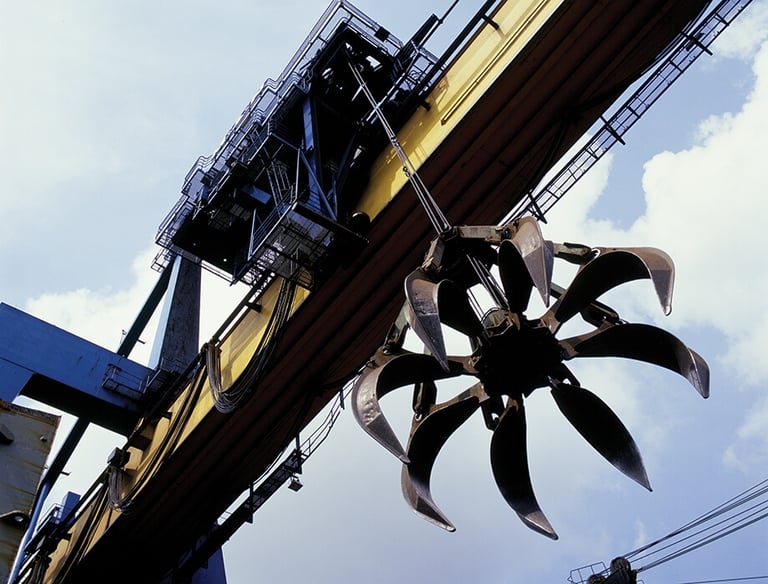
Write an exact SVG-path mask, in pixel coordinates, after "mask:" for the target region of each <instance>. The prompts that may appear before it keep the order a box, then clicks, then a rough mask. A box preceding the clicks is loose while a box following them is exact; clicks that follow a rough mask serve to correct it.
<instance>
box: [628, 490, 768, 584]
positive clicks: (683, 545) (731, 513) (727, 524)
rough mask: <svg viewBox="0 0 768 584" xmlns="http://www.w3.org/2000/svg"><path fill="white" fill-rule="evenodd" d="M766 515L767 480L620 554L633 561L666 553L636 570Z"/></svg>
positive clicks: (714, 539) (644, 568) (659, 562)
mask: <svg viewBox="0 0 768 584" xmlns="http://www.w3.org/2000/svg"><path fill="white" fill-rule="evenodd" d="M766 517H768V479H765V480H763V481H761V482H759V483H757V484H756V485H754V486H752V487H751V488H749V489H747V490H745V491H743V492H741V493H739V494H738V495H737V496H735V497H733V498H731V499H729V500H728V501H726V502H724V503H722V504H721V505H718V506H717V507H715V508H714V509H712V510H711V511H708V512H707V513H705V514H703V515H701V516H700V517H698V518H696V519H694V520H693V521H690V522H689V523H687V524H685V525H683V526H682V527H680V528H678V529H676V530H674V531H672V532H671V533H669V534H668V535H665V536H664V537H661V538H659V539H657V540H655V541H653V542H651V543H649V544H647V545H644V546H642V547H640V548H638V549H636V550H634V551H631V552H629V553H627V554H624V557H626V558H627V559H632V561H633V563H636V562H637V561H638V560H647V559H650V558H651V557H652V556H655V555H657V554H661V553H664V552H666V555H663V556H661V557H658V558H657V559H655V560H653V561H651V562H650V563H648V564H646V565H644V566H642V567H640V568H637V572H642V571H644V570H649V569H650V568H653V567H655V566H658V565H659V564H663V563H665V562H668V561H670V560H673V559H675V558H677V557H680V556H682V555H684V554H686V553H688V552H691V551H693V550H695V549H698V548H700V547H703V546H705V545H707V544H709V543H712V542H714V541H717V540H718V539H721V538H723V537H725V536H726V535H730V534H732V533H734V532H736V531H739V530H741V529H743V528H745V527H747V526H749V525H752V524H754V523H756V522H758V521H760V520H762V519H765V518H766ZM689 532H690V533H689ZM662 544H665V545H662ZM757 578H763V577H762V576H760V577H757ZM722 581H723V582H726V581H728V580H722ZM733 581H737V582H738V581H739V580H733ZM713 582H717V580H714V581H713Z"/></svg>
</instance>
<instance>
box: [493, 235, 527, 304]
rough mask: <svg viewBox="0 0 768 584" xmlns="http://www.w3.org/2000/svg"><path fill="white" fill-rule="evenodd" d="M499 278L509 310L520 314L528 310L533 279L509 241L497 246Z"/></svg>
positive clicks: (515, 248)
mask: <svg viewBox="0 0 768 584" xmlns="http://www.w3.org/2000/svg"><path fill="white" fill-rule="evenodd" d="M498 261H499V276H500V277H501V285H502V286H503V287H504V294H505V296H506V297H507V303H508V304H509V309H510V310H511V311H512V312H516V313H518V314H521V313H523V312H525V311H526V309H527V308H528V301H529V300H530V298H531V290H532V289H533V279H532V278H531V275H530V273H529V272H528V269H527V267H526V265H525V261H524V260H523V257H522V256H521V255H520V251H519V250H518V249H517V247H515V245H514V244H513V243H512V241H510V240H509V239H505V240H504V241H502V242H501V245H499V259H498Z"/></svg>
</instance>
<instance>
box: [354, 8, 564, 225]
mask: <svg viewBox="0 0 768 584" xmlns="http://www.w3.org/2000/svg"><path fill="white" fill-rule="evenodd" d="M562 3H563V2H562V1H561V0H558V1H551V0H550V1H547V0H538V1H531V2H504V3H503V4H502V5H501V6H500V7H499V9H498V10H497V12H496V13H494V14H493V15H492V18H493V21H494V22H495V23H496V24H497V25H498V28H494V27H492V26H484V27H483V28H482V29H481V30H480V31H479V32H478V33H477V34H476V36H475V37H474V38H473V39H472V41H471V42H470V43H469V44H468V45H467V47H466V48H465V49H464V50H463V51H462V52H461V53H460V54H459V55H458V56H457V57H456V59H455V60H454V61H453V62H452V63H451V64H450V66H449V67H448V69H447V71H446V73H445V74H444V75H443V77H442V78H441V79H440V81H439V82H438V83H437V85H436V87H435V88H434V89H433V91H432V93H431V94H430V95H429V96H428V97H427V100H426V101H427V103H429V106H430V107H429V109H426V108H419V109H418V110H417V111H416V113H414V115H413V116H411V118H410V119H409V120H408V122H407V123H406V124H405V125H404V126H403V128H402V129H401V130H400V132H398V140H399V142H400V144H401V145H402V147H403V150H404V151H405V154H406V155H407V156H408V158H409V160H410V161H411V163H412V164H413V166H414V167H415V168H416V169H418V168H419V167H420V166H421V165H422V164H423V163H424V162H425V161H426V160H427V159H428V158H429V157H430V156H431V155H432V153H433V152H434V151H435V150H436V149H437V147H438V146H440V144H441V143H442V142H443V141H444V140H445V139H446V138H447V137H448V136H449V135H450V133H451V132H452V131H453V130H454V129H455V128H456V126H457V124H458V123H459V122H460V121H461V120H462V119H463V118H464V116H465V115H466V114H467V113H468V112H469V110H470V109H471V108H472V106H473V105H475V103H477V100H478V99H480V98H481V97H482V95H483V94H484V93H485V92H486V91H487V89H488V88H489V87H490V86H491V84H492V83H493V82H494V81H495V80H496V79H497V78H498V76H499V75H500V74H501V73H502V72H503V71H504V70H505V69H506V68H507V67H508V66H509V64H510V63H511V62H512V61H513V60H514V59H515V57H517V55H518V54H520V51H522V50H523V48H524V47H525V46H526V45H527V44H528V41H530V40H531V38H532V37H533V36H534V35H535V34H536V32H538V31H539V30H540V29H541V27H542V26H543V25H544V24H545V23H546V22H547V20H548V19H549V18H550V17H551V16H552V15H553V14H554V12H555V11H556V10H557V9H558V8H559V7H560V5H561V4H562ZM407 180H408V179H407V177H406V175H405V173H404V172H403V168H402V164H401V163H400V160H399V159H398V157H397V156H396V155H395V153H394V152H393V151H392V149H387V150H386V151H385V152H384V153H383V154H381V155H380V156H379V158H378V159H377V160H376V162H375V163H374V165H373V169H372V172H371V181H370V184H369V186H368V189H367V190H366V192H365V194H364V195H363V197H362V199H361V201H360V204H359V205H358V209H359V210H360V211H363V212H365V213H367V214H368V215H369V216H370V217H371V218H373V217H375V216H376V215H377V214H378V213H380V212H381V210H382V209H383V208H384V207H385V206H386V205H387V203H389V201H391V200H392V199H393V198H394V197H395V196H396V195H397V194H398V193H399V192H400V190H401V189H402V188H403V187H404V186H405V184H406V182H407Z"/></svg>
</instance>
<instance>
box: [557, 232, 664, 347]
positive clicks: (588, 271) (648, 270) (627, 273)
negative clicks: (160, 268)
mask: <svg viewBox="0 0 768 584" xmlns="http://www.w3.org/2000/svg"><path fill="white" fill-rule="evenodd" d="M595 249H597V250H598V251H600V255H598V256H597V257H596V258H595V259H593V260H591V261H590V262H588V263H586V264H584V265H583V266H581V267H580V268H579V271H578V272H577V273H576V276H575V277H574V279H573V282H571V285H570V286H569V287H568V288H567V289H566V290H565V292H564V293H563V294H562V296H560V298H558V300H557V302H555V304H553V305H552V306H551V307H550V309H549V311H548V312H547V313H546V314H545V315H544V316H543V317H542V321H543V322H544V323H546V325H547V326H548V327H549V329H550V330H551V331H552V332H553V333H554V332H557V330H558V329H559V328H560V325H561V324H562V323H564V322H565V321H567V320H568V319H570V318H571V317H573V316H574V315H576V314H577V313H579V312H581V311H582V310H583V309H584V308H586V307H587V305H589V304H590V303H591V302H592V301H593V300H596V299H597V298H598V297H599V296H601V295H602V294H603V293H604V292H607V291H608V290H610V289H611V288H614V287H616V286H618V285H619V284H624V283H625V282H631V281H632V280H639V279H643V278H650V279H651V280H652V281H653V285H654V287H655V289H656V294H657V296H658V297H659V301H660V302H661V306H662V308H663V309H664V313H665V314H669V313H670V312H671V310H672V287H673V284H674V278H675V267H674V264H673V263H672V259H671V258H670V257H669V256H668V255H667V254H666V253H664V252H663V251H661V250H659V249H655V248H651V247H635V248H631V247H627V248H595Z"/></svg>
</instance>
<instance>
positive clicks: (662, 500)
mask: <svg viewBox="0 0 768 584" xmlns="http://www.w3.org/2000/svg"><path fill="white" fill-rule="evenodd" d="M464 5H466V7H465V6H464ZM325 6H326V4H325V3H324V2H309V1H305V0H301V1H300V0H286V1H284V2H281V3H272V2H269V3H268V2H263V1H254V2H244V1H243V2H238V1H236V0H227V1H223V2H219V3H216V4H215V5H213V4H210V5H209V4H206V3H203V2H188V3H183V4H182V3H176V2H173V3H170V2H169V3H162V4H160V3H153V2H149V1H136V2H133V3H131V4H130V5H129V4H127V3H122V4H116V3H115V4H108V3H103V2H97V1H96V0H90V1H88V0H69V1H66V0H65V1H60V2H53V1H49V0H44V1H41V2H38V3H17V4H15V5H13V6H12V7H10V8H9V10H8V11H7V13H9V16H8V17H6V18H3V19H2V21H1V22H0V50H1V51H2V54H3V55H4V58H3V59H2V60H1V61H0V74H2V78H3V80H4V81H3V85H2V89H0V151H1V152H2V156H0V175H1V176H3V186H2V188H1V189H0V214H1V215H2V216H3V218H4V228H3V230H2V232H0V300H1V301H3V302H6V303H9V304H12V305H15V306H18V307H20V308H22V309H25V310H27V311H29V312H31V313H33V314H35V315H37V316H39V317H41V318H45V319H47V320H49V321H51V322H53V323H55V324H57V325H59V326H63V327H64V328H67V329H69V330H71V331H73V332H76V333H78V334H80V335H82V336H85V337H87V338H89V339H91V340H93V341H95V342H98V343H100V344H102V345H104V346H106V347H109V348H115V347H116V346H117V344H118V343H119V340H120V334H121V330H122V329H125V328H128V327H129V326H130V324H131V322H132V320H133V318H134V316H135V314H136V312H137V311H138V309H139V307H140V306H141V303H142V302H143V300H144V298H145V297H146V294H147V292H148V291H149V289H150V288H151V286H152V285H153V283H154V280H155V278H156V277H157V274H156V273H155V272H153V271H152V270H151V269H150V265H151V260H152V258H153V256H154V254H155V253H156V251H157V250H156V248H155V247H154V245H153V239H154V234H155V229H156V228H157V225H158V224H159V223H160V221H161V220H162V219H163V217H164V216H165V214H166V213H167V212H168V210H169V209H170V208H171V206H172V205H173V203H174V202H175V201H176V199H177V198H178V195H179V189H180V187H181V183H182V180H183V178H184V175H185V174H186V172H187V170H188V169H189V167H190V166H191V165H192V163H193V162H194V160H195V159H196V158H197V156H198V155H200V154H208V153H210V152H212V151H213V150H214V149H215V148H216V146H217V145H218V144H219V142H220V140H221V139H222V137H223V136H224V134H225V133H226V131H227V130H228V129H229V127H230V125H231V124H232V123H233V122H234V120H235V119H236V118H237V116H238V115H239V113H240V111H241V110H242V109H243V107H244V106H245V105H246V103H247V102H248V101H249V100H250V98H251V97H252V96H253V95H254V94H255V93H256V91H257V90H258V89H259V87H260V86H261V84H262V82H263V81H264V80H265V79H266V78H268V77H276V76H277V75H278V74H279V73H280V71H281V70H282V68H283V66H284V64H285V63H286V62H287V61H288V59H289V58H290V56H291V55H292V54H293V52H294V51H295V50H296V48H298V46H299V44H300V43H301V41H302V40H303V38H304V36H305V35H306V33H307V32H308V31H309V29H310V28H311V26H312V25H313V24H314V22H315V20H316V19H317V17H318V16H319V15H320V14H321V12H322V11H323V9H324V8H325ZM356 6H358V7H359V8H361V9H362V10H363V11H364V12H366V13H367V14H369V15H370V16H371V17H373V18H374V19H375V20H377V21H378V22H380V23H381V24H382V25H384V26H386V27H387V28H388V29H390V30H391V31H392V32H393V33H394V34H395V35H397V36H399V37H400V38H401V39H407V38H408V37H409V36H410V35H411V34H412V32H413V31H414V30H415V29H416V28H417V26H418V25H419V24H420V23H421V22H422V21H423V20H424V19H425V18H426V16H427V15H428V14H429V13H430V12H433V11H434V12H436V13H438V14H441V13H443V12H444V11H445V10H447V8H448V6H449V2H447V1H445V2H443V1H441V2H433V3H431V4H430V5H429V6H424V5H419V6H414V4H413V3H412V2H406V1H404V0H392V1H390V2H388V3H387V6H386V7H384V6H382V4H381V3H378V2H375V1H373V0H369V1H360V2H357V3H356ZM460 8H461V10H463V11H464V14H466V13H468V12H469V11H470V9H471V5H470V3H469V2H468V0H463V1H462V2H460ZM458 10H459V8H457V11H458ZM460 16H461V13H457V18H456V20H458V21H459V22H458V24H461V18H460ZM714 53H715V54H714V56H711V57H708V56H705V57H702V58H701V59H700V60H699V61H698V62H697V64H696V65H695V66H694V69H693V70H692V71H690V72H688V73H687V74H686V75H684V76H683V78H682V80H681V81H679V82H678V83H677V84H676V85H675V86H674V87H673V88H672V90H670V91H669V92H668V93H667V95H665V96H664V97H663V98H662V100H661V102H660V103H658V104H657V105H656V106H655V107H654V108H653V109H652V110H651V112H650V113H649V114H647V115H646V116H645V117H644V118H643V119H642V120H641V121H640V122H639V123H638V125H637V126H636V127H635V128H633V129H632V130H631V131H630V133H629V134H628V136H627V141H628V145H627V146H624V147H622V146H617V147H616V149H615V150H614V151H612V153H611V154H610V155H609V156H608V157H606V158H605V159H604V160H603V161H602V162H601V163H600V164H599V165H598V166H596V167H595V168H593V169H592V171H590V173H589V174H588V175H587V176H586V177H585V178H584V179H583V180H582V181H580V183H579V184H578V186H577V187H576V188H574V189H573V191H572V192H571V193H569V195H568V196H567V197H566V199H565V200H564V201H562V202H561V203H560V204H558V205H557V206H556V207H555V208H554V209H553V211H552V212H551V213H550V215H549V216H548V221H549V222H548V224H547V225H544V226H543V230H544V235H545V237H547V238H549V239H553V240H555V241H579V242H581V243H585V244H590V245H604V246H615V245H652V246H656V247H660V248H662V249H664V250H665V251H667V252H668V253H669V254H670V255H671V256H672V257H673V258H674V260H675V264H676V267H677V279H676V285H675V296H674V300H673V311H672V314H671V315H670V316H669V317H664V316H663V314H662V311H661V310H660V308H659V307H658V304H657V303H656V301H655V299H654V297H653V294H652V290H651V288H650V285H649V284H648V283H647V282H639V283H633V284H631V285H627V286H624V287H622V288H621V289H619V291H617V293H616V294H613V295H611V297H610V299H609V300H608V303H609V304H611V305H612V306H614V307H615V308H617V309H618V310H619V312H620V314H621V315H622V316H623V317H624V318H626V319H627V320H631V321H638V322H649V323H653V324H657V325H658V326H662V327H663V328H666V329H668V330H670V331H672V332H674V333H675V334H676V335H678V336H679V337H681V338H682V339H683V340H684V341H685V342H687V343H688V344H689V345H690V346H692V347H693V348H694V349H696V350H697V351H698V352H699V353H701V354H702V355H703V356H704V357H705V358H706V359H707V361H708V362H709V365H710V368H711V370H712V381H711V387H712V395H711V397H710V399H709V400H706V401H705V400H702V399H700V398H699V397H698V396H697V395H696V393H695V392H694V391H693V390H692V389H691V388H690V387H689V386H687V384H686V382H685V381H684V380H683V379H682V378H678V377H676V376H675V375H673V374H671V373H668V372H666V371H661V370H656V369H655V368H653V367H651V366H645V365H637V364H631V363H625V362H620V361H615V360H614V361H596V362H589V363H587V362H580V363H578V367H576V366H574V370H575V372H576V374H577V375H578V377H579V378H580V380H581V381H582V383H583V385H584V386H586V387H588V388H590V389H592V390H593V391H595V393H597V394H598V395H600V396H601V397H602V398H603V399H605V400H606V401H607V402H608V403H609V404H610V405H611V407H612V408H614V410H615V411H616V412H617V413H618V414H619V416H620V417H621V418H622V420H623V421H624V422H625V424H626V425H627V426H628V427H629V429H630V431H631V432H632V434H633V435H634V437H635V439H636V441H637V442H638V444H639V446H640V449H641V451H642V453H643V456H644V459H645V463H646V467H647V469H648V474H649V478H650V481H651V484H652V486H653V488H654V492H652V493H648V492H646V491H645V490H643V489H642V488H640V487H638V486H637V485H635V484H634V483H632V482H631V481H629V480H628V479H626V477H624V476H623V475H621V474H620V473H618V472H616V471H615V470H614V469H613V468H612V467H610V465H608V464H607V463H605V461H603V460H602V459H601V458H600V457H599V456H598V455H597V454H595V453H594V452H593V451H592V450H591V448H590V447H589V446H588V445H586V443H584V442H583V440H581V438H580V437H578V436H577V435H576V434H575V432H574V431H573V430H572V429H571V428H570V427H569V426H568V425H567V424H566V423H565V422H564V421H563V420H562V417H561V416H560V414H559V413H558V412H557V411H556V409H555V408H554V407H553V402H552V400H549V399H548V398H547V397H546V396H544V395H543V392H542V395H538V394H534V396H533V398H532V399H531V401H530V405H529V407H528V412H529V429H530V432H531V434H530V438H529V443H530V451H531V453H530V457H531V472H532V476H533V482H534V487H535V489H536V492H537V495H538V498H539V502H540V503H541V505H542V507H543V509H544V511H545V512H546V513H547V516H548V518H549V519H550V521H551V522H552V523H553V525H554V527H555V529H556V530H557V531H558V533H559V534H560V540H559V541H557V542H552V541H549V540H547V539H545V538H543V537H540V536H537V535H536V534H534V533H533V532H530V531H529V530H528V529H526V528H525V527H524V526H522V524H521V523H520V522H519V521H518V520H517V518H516V516H515V514H514V512H513V511H512V510H511V509H509V508H508V507H507V506H506V504H505V503H504V501H503V499H502V498H501V496H500V495H499V493H498V492H497V490H496V487H495V485H494V484H493V479H492V476H491V472H490V465H489V463H488V454H487V453H488V440H489V437H490V434H489V433H488V432H487V431H486V430H485V429H484V427H483V425H482V422H481V421H480V419H479V417H478V418H472V419H471V420H470V422H469V423H468V424H466V425H465V426H464V427H462V429H461V430H460V431H459V432H458V433H457V434H456V435H455V436H454V437H453V438H452V439H451V441H450V442H449V443H448V444H447V446H446V447H445V449H444V452H443V453H442V454H441V456H440V458H439V459H438V463H437V465H436V468H435V473H434V476H433V483H432V484H433V494H434V496H435V500H436V502H437V503H438V505H440V507H441V509H442V510H443V511H444V512H445V513H446V514H447V515H448V517H449V518H450V519H451V520H452V521H453V523H454V524H455V525H456V527H457V531H456V533H453V534H449V533H445V532H443V531H442V530H439V529H437V528H435V527H434V526H432V525H429V524H427V523H425V522H423V521H422V520H420V519H418V518H417V517H416V516H415V515H413V513H412V512H411V511H410V509H409V508H408V507H407V505H406V504H405V502H404V501H403V500H402V498H401V495H400V486H399V480H400V479H399V475H400V468H399V463H398V462H397V461H396V460H395V459H394V458H393V457H392V456H391V455H389V454H388V453H386V452H385V451H384V450H383V449H381V448H380V447H378V445H376V444H375V443H373V441H371V440H370V439H369V438H368V437H367V435H365V434H364V433H363V432H362V430H360V429H359V428H358V427H357V426H356V425H355V422H354V420H353V419H352V417H351V415H349V411H347V412H346V413H345V414H344V415H343V416H342V417H341V419H340V421H339V422H338V424H337V426H336V428H335V429H334V431H333V432H332V434H331V436H330V437H329V439H328V440H327V441H326V443H325V444H324V445H323V447H322V448H321V449H320V450H319V451H318V452H317V453H316V454H315V455H314V456H313V457H312V458H311V459H310V461H309V462H308V463H307V465H306V468H305V473H304V476H303V477H302V480H303V482H304V484H305V488H304V489H302V490H301V491H300V492H298V493H294V492H291V491H289V490H287V489H284V490H281V491H280V492H279V493H278V494H277V495H276V496H275V497H274V498H273V500H271V501H270V502H269V503H268V504H267V505H266V506H265V507H264V508H263V509H262V510H260V511H259V512H258V514H257V516H256V518H255V522H254V524H253V525H247V526H245V527H244V528H243V529H241V531H240V532H238V534H237V535H236V536H235V537H234V538H233V539H232V541H231V542H230V543H229V544H227V546H226V547H225V561H226V563H227V572H228V575H229V582H230V583H231V584H244V583H246V582H251V581H254V579H255V577H257V578H258V579H259V580H261V581H266V582H270V581H282V582H310V581H311V582H337V581H339V580H341V581H350V580H363V579H364V580H366V581H368V582H392V581H399V582H404V583H408V582H422V581H424V580H428V581H442V582H464V581H467V580H469V579H470V578H471V579H472V580H473V581H482V582H521V581H532V582H565V581H566V579H567V577H568V574H569V572H570V570H571V569H573V568H576V567H578V566H581V565H585V564H589V563H592V562H597V561H606V562H607V561H609V560H610V559H611V558H612V557H614V556H615V555H618V554H620V553H623V552H626V551H629V550H632V549H634V548H636V547H638V546H639V545H641V544H642V543H644V542H647V541H649V540H652V539H654V538H657V537H660V536H662V535H664V534H666V533H668V532H670V531H672V530H673V529H675V528H677V527H679V526H680V525H682V524H684V523H687V522H688V521H689V520H691V519H693V518H695V517H697V516H699V515H700V514H702V513H704V512H705V511H707V510H709V509H710V508H712V507H714V506H716V505H718V504H720V503H722V502H724V501H725V500H727V499H729V498H730V497H732V496H734V495H736V494H737V493H738V492H740V491H742V490H744V489H746V488H748V487H750V486H752V485H753V484H755V483H757V482H759V481H761V480H763V479H764V478H765V474H766V471H765V469H766V468H768V466H767V465H766V462H768V438H766V437H767V436H768V394H766V392H765V388H766V381H768V359H766V358H765V356H764V349H765V348H766V347H768V301H766V298H768V276H766V273H767V272H766V269H765V266H766V260H765V251H764V242H765V237H764V230H765V225H767V224H768V202H766V197H765V194H766V192H768V173H766V172H765V153H766V152H768V4H766V3H765V2H757V1H756V2H753V4H752V5H751V6H750V7H749V8H748V9H747V12H745V14H744V15H742V16H741V17H740V19H739V21H738V22H737V23H736V24H735V25H734V26H733V27H731V29H729V30H728V31H726V33H724V34H723V36H722V37H721V39H719V40H718V42H717V43H716V44H715V47H714ZM557 276H558V274H557V273H556V281H558V283H561V284H566V283H567V276H568V274H567V273H565V274H561V275H560V279H558V278H557ZM204 293H205V296H204V300H203V301H204V303H206V304H205V306H206V310H205V313H206V315H205V320H204V326H206V327H208V330H213V329H214V328H215V327H216V325H217V323H218V322H219V320H220V319H221V318H222V317H223V315H224V314H226V312H227V308H228V306H229V304H228V302H227V300H226V299H229V298H231V297H232V296H239V294H240V292H239V291H233V290H231V289H230V288H228V287H227V286H226V285H223V284H222V283H220V282H214V281H211V282H206V288H205V289H204ZM145 340H146V341H147V343H146V345H144V346H143V347H142V348H141V351H143V354H142V353H141V352H139V354H138V355H137V358H138V359H141V358H146V357H147V355H148V352H149V351H148V347H149V345H150V344H151V339H145ZM405 393H407V392H405ZM398 400H400V401H398ZM408 400H409V396H404V398H403V397H400V396H392V399H389V397H388V398H387V400H386V402H385V403H384V407H385V410H386V411H387V413H388V414H390V412H391V413H392V417H393V418H395V419H396V421H400V422H401V423H402V424H404V425H403V426H401V428H403V429H404V430H403V431H405V432H407V409H408ZM403 413H404V414H406V416H404V417H403V418H402V419H399V418H398V414H401V415H402V414H403ZM70 423H71V422H70V421H69V420H64V421H63V423H62V429H61V431H60V437H63V435H65V434H66V430H67V428H68V426H69V424H70ZM120 443H121V438H120V437H119V436H114V435H110V434H108V433H105V432H96V431H94V432H92V433H91V434H90V435H89V441H88V442H87V443H86V444H84V446H83V449H82V450H81V452H80V453H79V454H80V456H79V457H78V459H77V460H73V461H72V463H71V464H70V465H69V468H68V469H67V470H68V471H69V472H70V473H71V474H70V476H69V477H68V478H67V480H66V481H63V482H62V484H61V485H60V486H59V487H58V489H57V491H56V493H54V498H56V496H57V495H58V496H60V495H61V494H62V493H63V490H64V489H67V488H69V489H73V490H79V491H81V492H82V491H84V490H85V489H86V488H87V487H88V486H89V485H90V483H91V482H92V480H93V478H94V476H95V474H96V472H97V471H98V470H100V469H101V467H102V466H103V464H104V461H105V460H106V456H107V454H108V453H109V452H110V451H111V450H112V448H114V447H115V446H117V445H119V444H120ZM766 525H767V524H766V523H765V522H763V523H758V524H757V525H755V526H752V527H750V528H747V529H745V530H743V531H741V532H739V533H738V534H735V535H733V536H729V537H727V538H725V539H723V540H721V541H719V542H717V543H714V544H712V545H710V546H708V547H706V548H703V549H702V550H699V551H697V552H693V553H691V554H688V555H686V556H683V557H681V558H679V559H677V560H673V561H671V562H668V563H667V564H664V565H662V566H659V567H657V568H654V569H653V570H649V571H648V572H646V573H644V574H643V579H644V580H645V582H647V583H651V582H663V583H667V584H674V583H679V582H690V581H696V580H707V579H710V580H711V579H715V578H723V579H724V578H735V577H747V576H758V575H768V560H766V558H765V554H764V545H765V541H766V536H768V527H766Z"/></svg>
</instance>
